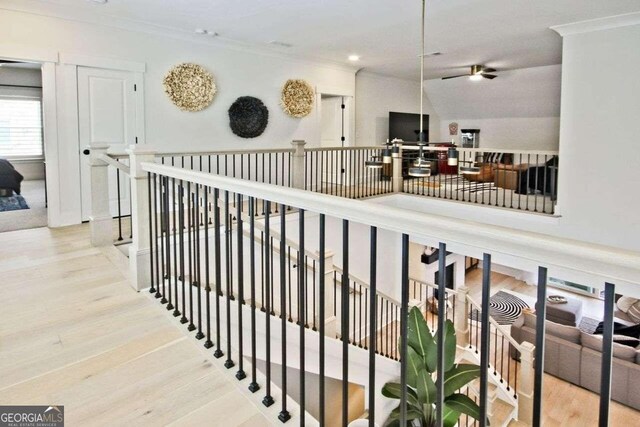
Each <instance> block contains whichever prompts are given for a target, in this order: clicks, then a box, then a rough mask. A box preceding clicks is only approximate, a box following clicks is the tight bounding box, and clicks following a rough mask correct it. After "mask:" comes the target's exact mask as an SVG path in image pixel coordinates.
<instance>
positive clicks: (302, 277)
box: [283, 209, 307, 426]
mask: <svg viewBox="0 0 640 427" xmlns="http://www.w3.org/2000/svg"><path fill="white" fill-rule="evenodd" d="M298 217H299V232H298V240H299V245H300V254H299V260H298V282H299V283H300V293H299V294H298V318H299V319H300V365H299V366H300V399H299V402H298V403H299V405H300V426H304V425H305V422H304V421H305V418H304V416H305V411H306V409H305V406H306V393H305V391H306V388H305V382H306V378H305V377H306V374H305V369H306V365H305V361H306V360H305V323H306V322H305V320H306V317H307V315H306V313H307V310H306V309H307V292H306V290H307V289H306V286H307V283H306V282H307V281H306V276H307V264H306V262H305V254H304V247H305V241H304V209H299V211H298ZM283 325H284V321H283Z"/></svg>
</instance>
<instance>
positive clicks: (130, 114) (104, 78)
mask: <svg viewBox="0 0 640 427" xmlns="http://www.w3.org/2000/svg"><path fill="white" fill-rule="evenodd" d="M140 80H141V75H140V74H139V73H133V72H127V71H114V70H105V69H99V68H87V67H78V122H79V136H80V149H81V151H82V150H84V149H86V148H89V147H91V145H93V144H109V145H110V146H111V147H112V148H111V150H112V151H117V152H120V151H124V150H125V149H126V148H127V147H128V146H129V145H132V144H135V143H137V138H136V128H137V126H136V123H137V122H136V97H137V96H141V91H137V86H139V85H140V84H139V81H140ZM138 105H141V103H138ZM138 114H140V111H138ZM80 170H81V178H80V180H81V191H82V220H83V221H86V220H88V219H89V213H90V212H91V181H90V169H89V156H86V155H81V156H80ZM118 175H119V180H120V185H119V186H118V185H117V182H118ZM118 188H119V189H120V192H119V195H120V197H118ZM129 194H130V191H129V177H128V176H127V175H126V174H124V173H123V172H119V173H116V170H115V168H114V167H112V166H109V201H110V208H111V213H112V214H113V216H114V217H115V216H117V215H118V213H119V214H120V215H129V214H130V205H129V200H130V198H129Z"/></svg>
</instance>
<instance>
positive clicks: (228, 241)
mask: <svg viewBox="0 0 640 427" xmlns="http://www.w3.org/2000/svg"><path fill="white" fill-rule="evenodd" d="M230 222H231V216H230V215H229V191H225V192H224V239H225V251H224V252H225V258H224V259H225V273H226V274H225V278H226V289H225V291H226V292H225V293H226V295H225V296H226V298H225V301H226V309H227V360H225V361H224V367H225V368H227V369H231V368H233V367H234V366H235V363H233V360H232V359H231V357H232V355H231V292H232V291H231V289H232V287H233V282H232V281H231V271H230V270H231V268H232V266H231V263H230V260H231V239H232V235H231V226H232V224H230Z"/></svg>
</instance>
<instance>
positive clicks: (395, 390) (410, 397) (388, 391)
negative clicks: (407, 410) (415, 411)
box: [382, 383, 420, 407]
mask: <svg viewBox="0 0 640 427" xmlns="http://www.w3.org/2000/svg"><path fill="white" fill-rule="evenodd" d="M382 395H383V396H384V397H388V398H390V399H400V398H401V397H402V386H401V384H400V383H386V384H385V385H384V386H383V387H382ZM407 403H408V404H409V405H412V406H417V407H420V404H419V403H418V396H417V395H416V392H415V391H413V390H412V389H411V388H410V387H407Z"/></svg>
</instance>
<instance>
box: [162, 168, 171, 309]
mask: <svg viewBox="0 0 640 427" xmlns="http://www.w3.org/2000/svg"><path fill="white" fill-rule="evenodd" d="M163 223H164V238H165V242H164V245H165V246H164V247H165V252H164V254H165V256H166V258H165V274H166V280H167V287H166V289H165V287H164V286H163V288H162V291H163V294H164V295H163V299H164V302H168V303H169V305H171V236H170V234H169V178H166V177H165V178H164V212H163ZM167 294H168V295H169V299H168V300H167V299H166V296H167ZM171 308H173V307H171Z"/></svg>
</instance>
